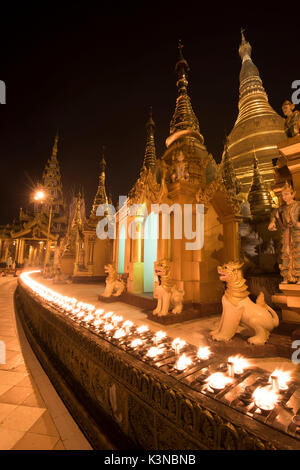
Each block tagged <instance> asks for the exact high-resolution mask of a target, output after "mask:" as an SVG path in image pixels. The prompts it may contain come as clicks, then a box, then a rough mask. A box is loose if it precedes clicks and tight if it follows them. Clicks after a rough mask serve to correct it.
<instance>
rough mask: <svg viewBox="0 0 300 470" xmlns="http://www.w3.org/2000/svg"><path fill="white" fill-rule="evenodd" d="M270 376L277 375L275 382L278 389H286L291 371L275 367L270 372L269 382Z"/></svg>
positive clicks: (270, 380)
mask: <svg viewBox="0 0 300 470" xmlns="http://www.w3.org/2000/svg"><path fill="white" fill-rule="evenodd" d="M272 377H273V378H274V377H277V382H278V386H279V389H280V390H287V389H288V383H289V382H290V381H291V379H292V377H291V373H290V372H289V371H287V370H286V371H284V370H280V369H275V370H274V372H272V374H271V376H270V379H269V382H272Z"/></svg>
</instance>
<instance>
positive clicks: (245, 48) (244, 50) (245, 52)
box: [239, 28, 252, 62]
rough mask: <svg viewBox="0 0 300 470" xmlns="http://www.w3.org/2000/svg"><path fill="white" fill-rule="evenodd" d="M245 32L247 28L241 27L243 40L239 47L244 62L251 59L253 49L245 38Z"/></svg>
mask: <svg viewBox="0 0 300 470" xmlns="http://www.w3.org/2000/svg"><path fill="white" fill-rule="evenodd" d="M244 32H245V28H241V36H242V41H241V44H240V47H239V54H240V56H241V59H242V61H243V62H245V60H251V51H252V48H251V45H250V43H249V42H248V41H247V40H246V38H245V35H244Z"/></svg>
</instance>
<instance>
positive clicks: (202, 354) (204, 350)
mask: <svg viewBox="0 0 300 470" xmlns="http://www.w3.org/2000/svg"><path fill="white" fill-rule="evenodd" d="M211 354H212V352H211V350H210V348H209V347H208V346H202V347H201V346H200V348H199V349H198V352H197V357H198V358H199V359H201V360H206V359H208V358H209V356H210V355H211Z"/></svg>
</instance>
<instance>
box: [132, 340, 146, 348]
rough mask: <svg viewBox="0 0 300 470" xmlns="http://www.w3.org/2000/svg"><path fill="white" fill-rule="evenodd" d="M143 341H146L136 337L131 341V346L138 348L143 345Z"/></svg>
mask: <svg viewBox="0 0 300 470" xmlns="http://www.w3.org/2000/svg"><path fill="white" fill-rule="evenodd" d="M143 343H144V341H142V340H141V339H140V338H136V339H134V340H132V341H131V343H130V347H131V348H133V349H136V348H138V347H139V346H142V344H143Z"/></svg>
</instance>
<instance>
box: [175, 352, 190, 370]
mask: <svg viewBox="0 0 300 470" xmlns="http://www.w3.org/2000/svg"><path fill="white" fill-rule="evenodd" d="M191 364H192V359H191V358H190V357H188V356H186V355H185V354H184V353H183V354H182V355H181V356H180V357H179V359H178V361H177V362H176V365H175V368H176V369H177V370H184V369H186V368H187V367H188V366H190V365H191Z"/></svg>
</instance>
